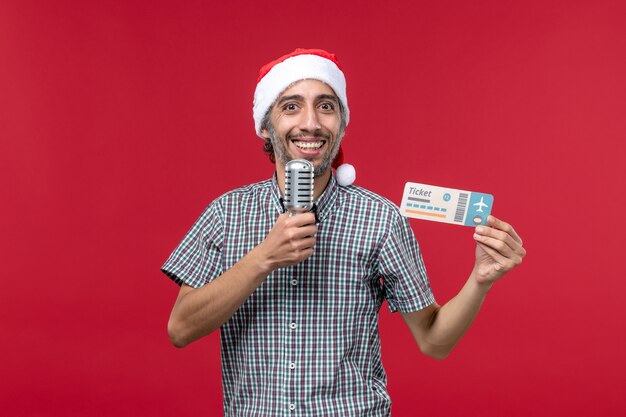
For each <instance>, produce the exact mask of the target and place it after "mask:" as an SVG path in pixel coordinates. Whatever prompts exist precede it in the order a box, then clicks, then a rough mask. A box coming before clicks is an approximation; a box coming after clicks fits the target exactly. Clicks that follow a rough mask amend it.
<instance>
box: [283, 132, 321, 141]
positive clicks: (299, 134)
mask: <svg viewBox="0 0 626 417" xmlns="http://www.w3.org/2000/svg"><path fill="white" fill-rule="evenodd" d="M310 137H314V138H316V139H326V140H328V139H330V134H329V133H325V132H322V131H320V130H316V131H315V132H307V131H301V132H295V133H290V134H289V135H287V139H290V140H292V139H303V138H310Z"/></svg>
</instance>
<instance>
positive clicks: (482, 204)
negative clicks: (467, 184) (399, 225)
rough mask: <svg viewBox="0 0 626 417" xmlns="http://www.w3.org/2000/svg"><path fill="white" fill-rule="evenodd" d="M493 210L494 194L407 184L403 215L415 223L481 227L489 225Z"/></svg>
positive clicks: (403, 200)
mask: <svg viewBox="0 0 626 417" xmlns="http://www.w3.org/2000/svg"><path fill="white" fill-rule="evenodd" d="M492 206H493V196H492V195H491V194H483V193H476V192H472V191H464V190H455V189H453V188H444V187H437V186H434V185H426V184H419V183H416V182H407V183H406V185H405V186H404V194H403V195H402V203H401V204H400V213H401V214H402V215H403V216H406V217H412V218H415V219H422V220H431V221H436V222H443V223H452V224H459V225H463V226H478V225H479V224H482V225H487V216H489V214H491V207H492Z"/></svg>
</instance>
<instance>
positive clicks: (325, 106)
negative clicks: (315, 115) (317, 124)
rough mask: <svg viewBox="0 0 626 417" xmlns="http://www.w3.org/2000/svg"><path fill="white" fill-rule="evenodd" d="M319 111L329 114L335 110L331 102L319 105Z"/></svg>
mask: <svg viewBox="0 0 626 417" xmlns="http://www.w3.org/2000/svg"><path fill="white" fill-rule="evenodd" d="M320 109H322V110H325V111H328V112H331V111H334V110H335V105H334V104H333V103H331V102H328V101H325V102H324V103H321V104H320Z"/></svg>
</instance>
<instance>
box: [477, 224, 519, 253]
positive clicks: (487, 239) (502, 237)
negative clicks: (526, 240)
mask: <svg viewBox="0 0 626 417" xmlns="http://www.w3.org/2000/svg"><path fill="white" fill-rule="evenodd" d="M475 232H476V233H475V235H478V236H479V237H482V238H483V239H477V240H480V241H481V242H483V243H485V244H488V245H489V246H492V247H493V248H494V249H497V250H500V251H502V253H505V254H506V253H508V252H509V251H513V252H516V251H519V250H520V248H521V244H520V243H519V242H517V241H516V240H515V239H513V237H512V236H511V235H509V234H508V233H506V232H504V231H502V230H498V229H494V228H491V227H484V226H477V227H476V229H475ZM498 242H502V244H501V243H498Z"/></svg>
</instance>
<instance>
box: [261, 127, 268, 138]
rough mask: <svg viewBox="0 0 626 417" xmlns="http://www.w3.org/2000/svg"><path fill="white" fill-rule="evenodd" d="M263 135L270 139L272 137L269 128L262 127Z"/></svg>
mask: <svg viewBox="0 0 626 417" xmlns="http://www.w3.org/2000/svg"><path fill="white" fill-rule="evenodd" d="M261 136H263V139H267V140H269V139H270V132H268V130H267V129H265V128H262V129H261Z"/></svg>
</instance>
